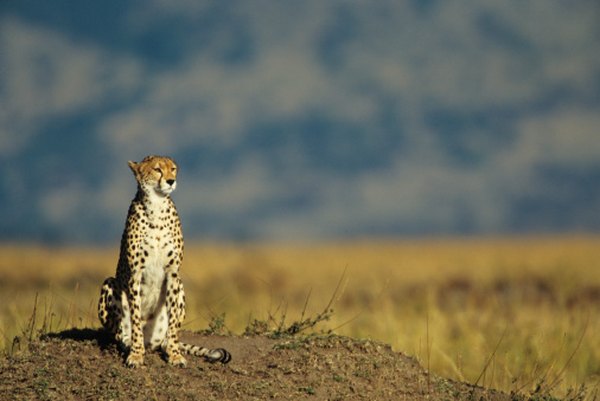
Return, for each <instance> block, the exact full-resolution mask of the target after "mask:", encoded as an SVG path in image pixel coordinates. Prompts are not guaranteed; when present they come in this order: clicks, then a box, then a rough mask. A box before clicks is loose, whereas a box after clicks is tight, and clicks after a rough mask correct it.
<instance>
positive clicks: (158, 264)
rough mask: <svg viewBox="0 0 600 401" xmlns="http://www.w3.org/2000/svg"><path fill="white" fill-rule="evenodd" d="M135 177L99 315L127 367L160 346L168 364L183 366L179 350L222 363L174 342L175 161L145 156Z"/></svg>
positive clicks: (179, 246) (177, 309) (216, 355)
mask: <svg viewBox="0 0 600 401" xmlns="http://www.w3.org/2000/svg"><path fill="white" fill-rule="evenodd" d="M128 164H129V168H130V169H131V170H132V171H133V175H134V176H135V179H136V181H137V193H136V195H135V198H134V199H133V200H132V202H131V206H130V207H129V212H128V214H127V220H126V222H125V230H124V231H123V236H122V238H121V250H120V255H119V261H118V265H117V272H116V276H115V277H109V278H107V279H106V280H105V281H104V283H103V285H102V289H101V292H100V301H99V303H98V317H99V318H100V322H101V323H102V326H103V327H104V329H105V330H107V331H108V332H109V333H110V334H111V335H112V336H113V337H114V339H115V340H116V342H117V343H118V344H119V345H120V346H121V347H122V348H123V349H125V350H128V354H127V359H126V365H127V366H128V367H131V368H135V367H138V366H140V365H143V363H144V353H145V349H146V347H147V348H149V349H152V350H157V349H161V350H162V351H163V353H164V355H165V357H166V359H167V362H168V363H169V364H171V365H175V366H181V367H184V366H185V365H186V360H185V358H184V357H183V355H182V354H183V353H187V354H192V355H196V356H201V357H204V359H205V360H207V361H209V362H222V363H227V362H229V361H230V360H231V354H230V353H229V352H228V351H227V350H225V349H223V348H217V349H208V348H204V347H200V346H196V345H190V344H184V343H182V342H180V341H179V338H178V331H179V328H180V327H181V323H182V322H183V319H184V317H185V295H184V292H183V284H182V282H181V279H180V277H179V268H180V266H181V262H182V260H183V235H182V232H181V223H180V221H179V216H178V214H177V209H176V208H175V204H174V203H173V201H172V200H171V197H170V194H171V192H173V190H175V188H176V186H177V181H176V179H177V164H176V163H175V162H174V161H173V160H172V159H171V158H169V157H164V156H147V157H146V158H144V159H143V160H142V161H141V162H138V163H136V162H132V161H130V162H129V163H128Z"/></svg>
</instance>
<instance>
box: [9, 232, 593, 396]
mask: <svg viewBox="0 0 600 401" xmlns="http://www.w3.org/2000/svg"><path fill="white" fill-rule="evenodd" d="M117 256H118V249H117V248H116V247H115V248H109V249H97V248H89V249H84V248H44V247H39V246H25V245H14V244H5V245H2V246H0V349H6V350H9V351H10V345H11V342H12V338H13V337H14V336H15V335H19V334H22V333H23V330H24V329H25V328H26V327H27V326H28V324H29V322H30V319H31V317H32V311H33V310H34V304H35V303H36V296H37V307H36V308H35V309H36V313H35V315H36V316H35V319H36V322H37V326H38V327H41V326H44V330H52V331H56V330H60V329H64V328H68V327H72V326H77V327H98V325H99V323H98V320H97V318H96V302H97V297H98V293H99V286H100V284H101V282H102V281H103V279H104V278H105V277H107V276H109V275H113V273H114V269H115V263H116V260H117ZM182 277H183V280H184V285H185V288H186V296H187V302H188V306H187V319H186V323H185V328H186V329H190V330H199V329H204V328H206V327H207V325H208V324H209V322H211V321H214V319H215V318H218V319H220V318H221V317H222V316H223V314H225V319H224V324H225V328H226V329H227V330H230V331H231V332H233V333H238V334H239V333H242V332H243V331H244V328H245V327H247V326H248V325H249V324H250V323H251V322H252V321H254V319H258V320H262V321H267V322H270V324H271V325H272V326H277V325H279V324H281V321H282V320H283V319H285V322H286V323H287V324H289V323H291V322H293V321H296V320H299V319H301V317H302V316H303V314H304V316H305V317H306V316H310V315H316V314H318V313H319V312H321V311H322V310H323V308H325V307H326V305H327V304H328V303H329V301H330V300H331V299H332V297H333V306H332V307H333V309H334V313H333V314H332V316H331V318H330V319H329V321H327V322H324V323H321V324H320V325H319V326H318V327H317V330H330V329H331V330H333V331H334V332H335V333H338V334H343V335H349V336H354V337H370V338H373V339H377V340H381V341H384V342H387V343H390V344H392V346H393V347H394V349H396V350H398V351H402V352H404V353H407V354H410V355H414V356H416V357H417V358H418V359H419V360H420V362H421V363H422V364H423V365H424V366H425V367H426V368H429V369H430V370H432V371H434V372H436V373H438V374H440V375H444V376H446V377H450V378H455V379H458V380H464V381H468V382H471V383H478V384H480V385H484V386H490V387H495V388H498V389H502V390H505V391H519V392H524V393H531V392H533V391H535V389H536V388H538V391H539V392H544V393H547V394H549V393H552V394H557V395H560V396H565V395H568V396H569V397H571V398H575V396H574V395H573V394H577V393H576V391H577V390H572V391H571V393H569V389H578V388H580V387H581V386H582V385H583V386H585V389H586V390H585V394H586V398H587V399H595V398H596V397H597V396H598V383H599V378H600V237H599V236H589V235H588V236H576V235H571V236H554V237H510V238H438V239H420V240H406V239H404V240H364V241H351V242H340V243H327V244H316V245H285V244H244V245H240V244H231V245H224V244H188V245H187V247H186V256H185V261H184V266H183V268H182ZM338 285H339V289H338V291H337V292H336V288H337V287H338ZM36 294H37V295H36ZM573 391H575V392H573ZM569 394H570V395H569Z"/></svg>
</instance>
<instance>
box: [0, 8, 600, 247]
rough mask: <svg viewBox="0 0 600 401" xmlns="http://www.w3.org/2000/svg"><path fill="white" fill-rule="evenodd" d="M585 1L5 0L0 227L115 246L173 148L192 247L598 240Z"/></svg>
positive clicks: (596, 26) (597, 17) (0, 20)
mask: <svg viewBox="0 0 600 401" xmlns="http://www.w3.org/2000/svg"><path fill="white" fill-rule="evenodd" d="M599 48H600V5H599V4H598V3H597V1H592V0H589V1H583V0H582V1H569V2H566V1H558V0H556V1H551V0H538V1H528V2H522V1H518V0H514V1H508V0H495V1H487V2H479V1H475V0H472V1H467V0H465V1H436V0H428V1H417V0H415V1H374V2H373V1H348V0H340V1H326V2H324V1H316V0H315V1H311V0H308V1H303V2H294V1H231V2H216V1H196V0H175V1H166V0H151V1H144V2H141V1H116V0H109V1H103V2H92V1H80V2H67V1H53V2H45V1H27V0H20V1H5V2H3V3H2V4H1V5H0V55H1V57H0V72H1V73H0V160H1V161H0V163H1V164H2V168H1V170H0V188H1V193H0V233H1V234H2V239H4V240H28V241H47V242H61V243H65V242H67V243H69V242H105V243H111V241H112V242H114V241H116V240H117V239H118V238H119V235H120V231H121V229H122V225H123V221H124V218H125V213H126V210H127V206H128V203H129V201H130V199H131V198H132V196H133V193H134V191H135V183H134V180H133V177H132V176H131V174H130V172H129V170H128V168H127V165H126V162H127V160H139V159H141V158H142V157H144V156H145V155H146V154H151V153H152V154H154V153H155V154H166V155H171V156H172V157H174V158H175V159H176V160H177V161H178V162H179V164H180V167H181V173H180V180H179V186H178V190H177V191H176V193H175V194H174V195H173V197H174V199H175V201H176V204H177V205H178V208H179V211H180V214H181V216H182V220H183V226H184V232H185V234H186V236H187V237H188V238H194V239H227V240H244V239H258V240H290V241H294V240H301V241H319V240H324V239H334V238H346V237H363V236H370V235H372V236H395V235H449V234H450V235H451V234H507V233H528V232H531V233H538V232H564V231H569V232H572V231H592V232H598V231H599V230H600V185H599V184H600V132H599V128H598V127H600V51H598V49H599Z"/></svg>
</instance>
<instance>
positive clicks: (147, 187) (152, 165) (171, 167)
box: [128, 156, 177, 196]
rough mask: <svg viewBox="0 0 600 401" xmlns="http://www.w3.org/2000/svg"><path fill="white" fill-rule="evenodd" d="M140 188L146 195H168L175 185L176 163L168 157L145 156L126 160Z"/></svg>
mask: <svg viewBox="0 0 600 401" xmlns="http://www.w3.org/2000/svg"><path fill="white" fill-rule="evenodd" d="M128 164H129V168H131V171H133V175H134V176H135V179H136V180H137V182H138V184H139V186H140V188H141V189H142V190H143V191H144V192H145V193H146V194H148V195H154V194H156V195H159V196H168V195H169V194H170V193H171V192H173V191H174V190H175V188H176V187H177V164H176V163H175V162H174V161H173V159H171V158H170V157H165V156H146V157H145V158H144V160H142V161H141V162H139V163H136V162H132V161H130V162H128Z"/></svg>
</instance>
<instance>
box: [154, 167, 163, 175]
mask: <svg viewBox="0 0 600 401" xmlns="http://www.w3.org/2000/svg"><path fill="white" fill-rule="evenodd" d="M154 171H156V172H157V173H159V174H162V171H161V170H160V168H158V167H156V168H155V169H154Z"/></svg>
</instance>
